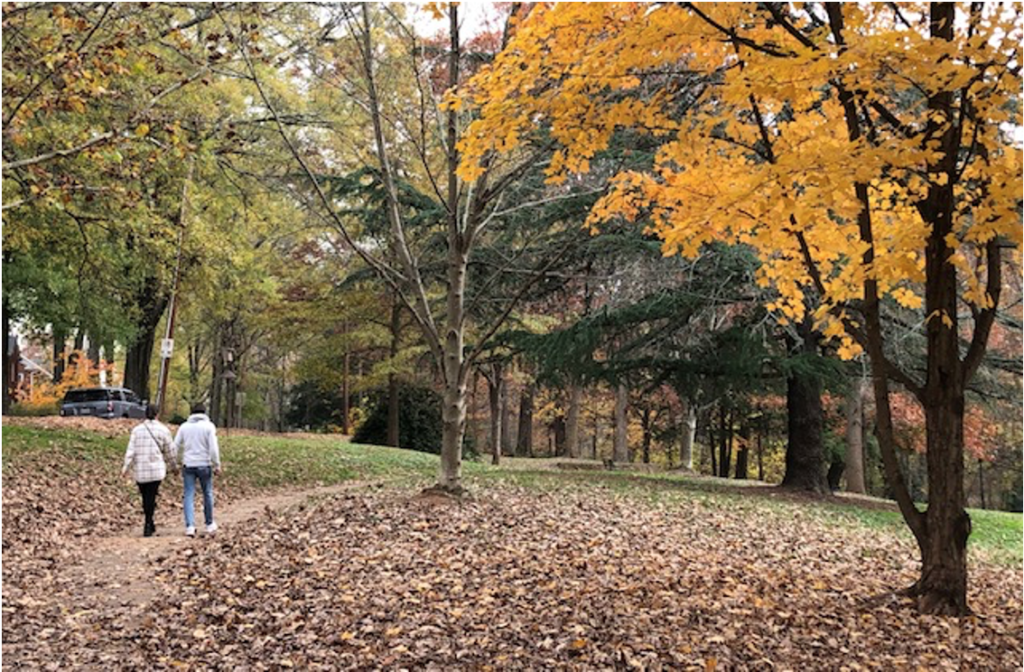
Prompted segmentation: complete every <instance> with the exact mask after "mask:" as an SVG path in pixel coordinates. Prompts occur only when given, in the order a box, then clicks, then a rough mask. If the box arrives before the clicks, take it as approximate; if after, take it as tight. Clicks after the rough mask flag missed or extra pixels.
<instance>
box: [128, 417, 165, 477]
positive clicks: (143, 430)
mask: <svg viewBox="0 0 1024 672" xmlns="http://www.w3.org/2000/svg"><path fill="white" fill-rule="evenodd" d="M165 455H166V456H167V460H168V461H170V463H171V466H172V468H173V467H174V465H175V462H176V460H175V455H174V439H173V438H172V437H171V432H170V430H169V429H167V428H166V427H164V426H163V425H162V424H161V423H160V422H159V421H157V420H146V421H144V422H143V423H142V424H140V425H138V426H137V427H135V429H133V430H132V436H131V438H130V439H129V440H128V450H127V451H126V452H125V454H124V467H123V469H122V471H124V472H127V471H128V469H129V468H131V467H134V468H135V474H134V475H135V482H136V483H151V482H153V481H162V480H164V477H165V476H166V475H167V465H166V464H165V463H164V456H165Z"/></svg>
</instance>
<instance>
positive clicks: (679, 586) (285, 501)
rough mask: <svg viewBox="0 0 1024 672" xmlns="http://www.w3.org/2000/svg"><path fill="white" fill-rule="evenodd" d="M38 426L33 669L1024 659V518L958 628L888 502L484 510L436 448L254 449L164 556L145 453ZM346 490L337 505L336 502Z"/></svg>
mask: <svg viewBox="0 0 1024 672" xmlns="http://www.w3.org/2000/svg"><path fill="white" fill-rule="evenodd" d="M39 424H40V423H36V426H31V425H32V423H23V425H30V426H5V427H4V429H3V440H4V442H3V474H4V486H5V487H4V489H3V504H4V508H3V519H4V539H3V544H4V563H3V582H4V585H3V610H4V626H3V628H4V629H3V642H4V663H5V665H6V666H10V667H14V666H19V665H28V666H32V667H43V668H45V667H46V666H48V665H49V666H56V667H65V666H69V665H84V666H102V665H110V664H112V663H116V664H118V665H122V666H142V665H146V666H155V667H158V668H160V667H179V666H185V667H197V668H198V667H207V666H213V667H225V668H235V667H239V666H248V667H251V668H252V669H279V668H282V667H297V668H304V669H334V668H337V667H353V668H356V667H366V666H380V667H387V668H390V667H408V668H418V669H486V668H488V667H493V668H522V667H528V668H534V669H551V668H579V667H597V668H608V667H621V668H625V667H630V666H632V667H637V668H643V669H687V668H693V669H714V668H716V667H717V668H721V669H767V668H773V667H774V668H778V669H792V668H806V669H851V670H853V669H871V668H882V669H917V668H919V667H924V668H927V669H1012V668H1014V667H1015V666H1017V665H1019V661H1020V658H1021V640H1020V631H1021V624H1022V614H1021V599H1022V598H1021V586H1020V571H1021V568H1020V562H1021V559H1020V553H1021V517H1020V516H1019V515H1016V516H1014V515H1011V514H999V513H993V512H974V514H973V515H974V519H975V534H974V536H973V537H972V539H973V540H974V545H973V546H972V549H973V552H972V565H971V573H972V576H971V595H970V599H971V604H972V606H973V608H974V610H975V612H976V615H975V616H972V617H969V618H965V619H959V620H957V619H944V618H935V617H928V616H919V615H917V614H916V612H915V611H914V610H913V609H912V608H911V607H910V606H909V603H908V602H907V601H905V600H904V599H902V598H900V597H899V596H897V595H895V594H893V593H892V592H891V590H892V589H893V588H894V587H898V586H903V585H908V584H909V583H911V582H912V581H913V580H914V578H915V576H916V572H917V563H916V560H915V553H914V550H915V549H914V548H913V546H912V542H911V541H910V538H909V535H907V534H906V533H904V531H903V530H902V528H901V527H899V525H898V519H897V518H896V514H895V513H893V512H891V511H888V510H886V509H885V507H884V505H882V504H880V503H878V502H869V503H867V504H865V503H858V502H850V501H848V500H840V501H833V502H825V501H813V500H808V499H804V498H794V497H790V496H779V493H778V491H777V490H775V489H772V488H763V487H748V488H743V489H739V488H735V487H731V486H729V485H728V484H726V483H723V482H720V481H718V480H717V479H701V478H687V477H681V476H670V475H665V474H656V473H655V474H644V475H637V474H626V473H617V472H616V473H607V472H584V471H578V472H560V471H556V470H553V469H550V468H541V465H540V464H536V463H534V464H531V463H530V462H529V461H515V462H514V463H513V464H511V465H509V466H507V467H502V468H492V467H489V466H484V465H480V464H470V465H468V468H467V480H468V482H469V484H470V487H471V490H472V493H473V496H472V497H471V498H470V499H468V500H466V501H464V502H461V503H459V502H454V501H452V500H448V499H444V498H434V497H423V496H421V495H420V494H419V491H420V488H421V487H422V486H423V485H425V484H428V483H429V482H430V477H431V476H432V473H433V469H434V468H435V464H436V463H435V458H433V457H432V456H429V455H424V454H421V453H410V452H407V451H400V450H395V449H388V448H376V447H368V446H354V445H351V444H348V443H345V442H342V441H339V440H337V439H332V438H331V437H327V436H308V437H301V438H300V437H295V436H292V437H287V438H277V437H272V436H265V435H259V436H257V435H243V436H238V435H235V436H230V437H225V439H224V441H223V446H224V447H223V454H224V461H225V473H224V475H223V478H222V479H221V480H220V481H218V483H217V488H218V490H217V493H218V498H219V499H218V504H217V506H218V516H222V515H223V516H226V517H227V518H225V519H230V520H232V522H230V523H228V524H225V525H224V526H223V529H222V531H221V532H220V533H218V535H217V536H215V537H212V538H207V537H200V538H198V539H195V540H184V539H183V538H182V537H180V536H179V535H180V529H179V525H180V524H179V522H178V516H179V513H178V511H179V507H180V502H179V500H180V485H179V484H178V483H177V482H176V481H175V479H173V478H171V479H168V481H167V482H166V484H165V487H166V491H165V492H162V493H161V500H160V511H161V515H160V516H159V517H158V524H159V526H160V536H158V537H157V538H154V539H142V538H139V537H138V536H137V535H138V531H137V530H135V528H136V527H141V517H140V516H139V515H137V512H136V511H135V509H136V507H137V502H136V497H137V496H136V495H135V493H134V492H133V491H132V487H131V485H130V484H128V483H125V482H123V481H119V479H118V477H117V471H118V469H119V466H120V458H121V454H122V450H123V444H124V440H123V437H122V436H118V435H116V434H117V431H110V432H108V434H112V435H113V436H107V435H104V434H101V433H95V432H89V431H85V430H83V429H54V428H42V427H40V426H39ZM346 484H348V485H346ZM325 485H326V486H331V487H333V488H336V489H335V490H329V491H325V490H322V489H321V490H313V489H314V488H316V487H318V486H325ZM168 486H169V487H168ZM306 490H310V491H311V492H313V493H314V495H315V496H314V497H312V498H310V499H306V500H305V501H302V500H303V498H304V491H306ZM264 505H265V506H266V507H269V508H265V506H264ZM243 510H244V512H245V515H242V512H243ZM235 512H237V515H236V516H235V517H234V518H232V515H234V513H235ZM113 538H116V539H117V540H118V543H119V544H120V548H122V549H123V550H125V555H124V556H123V557H121V558H120V559H119V562H123V563H126V564H127V565H130V566H134V567H135V568H137V569H139V570H142V571H144V573H143V574H142V576H146V577H150V579H151V581H150V584H149V586H148V590H147V592H146V593H140V592H137V591H133V590H131V587H132V586H131V581H130V580H129V579H123V578H120V579H119V578H118V577H119V575H118V574H117V573H110V572H106V573H97V574H95V575H93V576H90V571H92V570H93V569H94V568H97V567H101V566H102V565H101V564H100V563H101V562H102V561H103V558H102V557H100V556H101V555H102V553H101V550H100V549H104V548H109V547H108V546H104V544H106V543H108V541H109V540H110V539H113ZM147 545H149V546H147ZM119 567H120V565H119ZM128 569H131V567H129V568H128ZM121 570H122V571H126V572H127V570H126V569H125V568H124V567H121ZM125 576H128V574H127V573H126V574H125ZM131 580H135V579H131Z"/></svg>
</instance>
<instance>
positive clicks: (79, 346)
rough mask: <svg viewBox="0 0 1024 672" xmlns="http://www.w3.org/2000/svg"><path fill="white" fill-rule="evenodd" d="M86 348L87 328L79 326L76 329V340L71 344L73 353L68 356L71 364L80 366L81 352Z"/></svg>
mask: <svg viewBox="0 0 1024 672" xmlns="http://www.w3.org/2000/svg"><path fill="white" fill-rule="evenodd" d="M84 350H85V329H83V328H81V327H78V329H76V330H75V341H74V344H73V345H72V346H71V354H70V355H69V356H68V364H69V365H70V366H78V357H79V354H80V353H81V352H82V351H84Z"/></svg>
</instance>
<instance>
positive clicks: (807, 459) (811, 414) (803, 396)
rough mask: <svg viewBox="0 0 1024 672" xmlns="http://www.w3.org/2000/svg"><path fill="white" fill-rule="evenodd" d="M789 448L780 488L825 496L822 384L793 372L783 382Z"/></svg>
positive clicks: (808, 376) (787, 447) (826, 488)
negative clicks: (784, 384) (784, 473)
mask: <svg viewBox="0 0 1024 672" xmlns="http://www.w3.org/2000/svg"><path fill="white" fill-rule="evenodd" d="M786 411H787V413H788V416H789V417H788V423H789V424H788V428H789V444H788V445H787V446H786V475H785V476H784V477H783V479H782V485H783V486H785V487H789V488H795V489H798V490H807V491H809V492H817V493H821V494H824V493H827V492H828V482H827V481H826V479H825V460H824V455H823V454H822V453H823V448H822V440H821V426H822V419H823V411H822V407H821V383H820V382H819V381H818V379H817V378H816V377H814V376H810V375H807V374H804V373H798V372H793V373H792V374H791V375H790V376H789V378H788V379H787V381H786Z"/></svg>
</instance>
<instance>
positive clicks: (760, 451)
mask: <svg viewBox="0 0 1024 672" xmlns="http://www.w3.org/2000/svg"><path fill="white" fill-rule="evenodd" d="M763 440H764V420H763V419H762V421H761V422H760V423H758V427H757V480H759V481H764V444H763V443H762V441H763Z"/></svg>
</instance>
